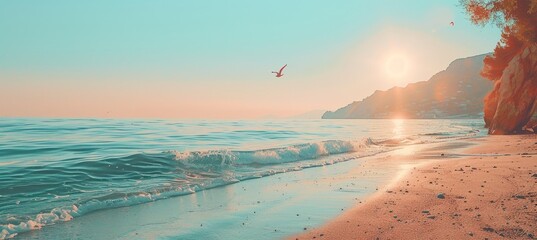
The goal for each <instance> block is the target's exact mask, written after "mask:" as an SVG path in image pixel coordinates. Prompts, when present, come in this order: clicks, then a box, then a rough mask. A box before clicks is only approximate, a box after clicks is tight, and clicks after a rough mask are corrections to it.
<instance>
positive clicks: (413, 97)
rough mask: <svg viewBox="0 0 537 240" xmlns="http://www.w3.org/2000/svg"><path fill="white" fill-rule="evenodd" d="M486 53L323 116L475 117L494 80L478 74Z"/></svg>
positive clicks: (454, 63)
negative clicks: (419, 80)
mask: <svg viewBox="0 0 537 240" xmlns="http://www.w3.org/2000/svg"><path fill="white" fill-rule="evenodd" d="M486 55H487V54H482V55H477V56H473V57H468V58H462V59H457V60H455V61H453V62H451V63H450V64H449V66H448V67H447V69H446V70H443V71H440V72H438V73H437V74H435V75H433V76H432V77H431V78H430V79H429V80H428V81H422V82H416V83H410V84H408V85H407V86H406V87H393V88H391V89H389V90H386V91H379V90H377V91H375V92H374V93H373V94H372V95H370V96H368V97H366V98H364V99H363V100H362V101H355V102H353V103H351V104H349V105H347V106H345V107H343V108H340V109H338V110H336V111H335V112H331V111H328V112H326V113H324V114H323V116H322V118H325V119H331V118H394V117H404V118H475V117H481V116H483V98H484V97H485V95H486V94H487V93H488V92H490V90H491V89H492V87H493V83H492V82H491V81H488V80H486V79H484V78H483V77H481V75H480V74H479V73H480V71H481V69H482V68H483V59H484V58H485V56H486Z"/></svg>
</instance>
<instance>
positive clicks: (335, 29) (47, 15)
mask: <svg viewBox="0 0 537 240" xmlns="http://www.w3.org/2000/svg"><path fill="white" fill-rule="evenodd" d="M451 21H454V22H455V26H454V27H451V26H450V25H449V22H451ZM499 37H500V31H499V30H498V29H496V28H495V27H491V26H487V27H485V28H481V27H477V26H474V25H472V24H471V23H470V22H469V21H468V17H467V16H466V14H465V13H464V11H463V9H462V8H461V7H460V6H458V1H457V0H435V1H429V0H421V1H420V0H415V1H399V0H378V1H365V0H364V1H313V0H294V1H283V0H274V1H252V0H229V1H222V0H191V1H186V0H184V1H179V0H177V1H172V0H166V1H163V0H155V1H147V0H145V1H142V0H122V1H118V0H91V1H73V0H56V1H45V0H0V85H1V88H0V102H1V103H0V116H47V117H124V118H235V119H240V118H260V117H266V116H276V117H283V116H290V115H294V114H300V113H303V112H307V111H310V110H319V109H322V110H333V109H336V108H338V107H342V106H344V105H346V104H348V103H350V102H352V101H355V100H360V99H362V98H364V97H366V96H367V95H369V94H371V93H372V92H373V91H375V90H377V89H380V90H385V89H388V88H390V87H393V86H395V85H398V86H405V85H406V84H407V83H410V82H416V81H423V80H427V79H428V78H429V77H431V76H432V75H433V74H434V73H436V72H438V71H440V70H443V69H445V68H446V67H447V65H448V64H449V63H450V62H451V61H453V60H455V59H456V58H462V57H468V56H472V55H477V54H482V53H487V52H491V51H492V50H493V48H494V46H495V44H496V42H497V41H498V40H499ZM394 56H398V57H399V58H400V59H402V60H400V61H402V62H404V64H406V65H407V70H406V71H404V73H401V74H396V76H394V74H391V72H390V70H386V64H387V61H388V59H390V58H393V57H394ZM284 64H288V68H287V69H286V72H285V73H284V74H285V76H284V77H283V78H274V76H273V75H272V74H271V73H270V72H271V71H272V70H277V69H279V68H280V67H281V66H282V65H284Z"/></svg>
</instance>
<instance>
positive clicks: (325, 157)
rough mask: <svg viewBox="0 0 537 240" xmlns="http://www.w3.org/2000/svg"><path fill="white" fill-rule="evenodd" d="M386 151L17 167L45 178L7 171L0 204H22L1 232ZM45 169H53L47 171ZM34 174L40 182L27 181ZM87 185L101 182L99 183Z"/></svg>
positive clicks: (341, 147)
mask: <svg viewBox="0 0 537 240" xmlns="http://www.w3.org/2000/svg"><path fill="white" fill-rule="evenodd" d="M382 151H384V148H383V147H382V146H380V145H377V144H376V143H375V142H374V141H373V140H371V139H369V138H367V139H363V140H359V141H341V140H331V141H323V142H316V143H305V144H297V145H291V146H286V147H282V148H271V149H261V150H254V151H232V150H210V151H185V152H180V151H167V152H164V153H160V154H133V155H129V156H125V157H112V158H104V159H99V160H94V161H73V162H72V163H71V164H65V165H63V166H61V167H60V166H54V165H52V166H47V165H43V166H29V167H26V168H22V169H17V170H14V171H12V172H11V174H12V176H14V175H21V176H22V175H24V176H37V175H39V176H40V180H37V179H32V178H31V177H27V178H24V179H22V180H18V179H16V178H11V179H9V180H8V179H7V178H6V179H2V180H6V181H4V182H5V183H6V185H5V186H0V190H1V191H2V192H5V193H6V194H5V195H2V198H3V199H2V201H3V202H4V204H0V210H1V209H4V210H7V209H10V210H11V211H15V212H19V215H5V214H2V215H0V216H1V217H2V218H3V219H0V239H6V238H12V237H15V236H16V235H18V234H20V233H22V232H27V231H31V230H34V229H40V228H42V227H44V226H47V225H51V224H56V223H59V222H65V221H70V220H72V219H73V218H76V217H79V216H82V215H85V214H87V213H90V212H94V211H97V210H102V209H109V208H117V207H126V206H132V205H135V204H141V203H147V202H151V201H155V200H159V199H165V198H169V197H173V196H180V195H185V194H190V193H194V192H197V191H201V190H205V189H210V188H214V187H219V186H223V185H227V184H232V183H236V182H239V181H244V180H248V179H253V178H259V177H265V176H270V175H274V174H278V173H284V172H289V171H299V170H301V169H304V168H310V167H317V166H323V165H329V164H334V163H338V162H343V161H348V160H351V159H356V158H358V157H363V156H370V155H373V154H377V153H379V152H382ZM0 173H1V172H0ZM36 173H39V174H36ZM44 175H48V177H46V178H43V176H44ZM33 180H36V182H32V183H28V181H33ZM24 181H25V182H24ZM38 181H45V182H46V184H47V187H46V188H44V187H43V186H41V185H39V186H37V185H36V184H37V182H38ZM87 186H91V187H95V186H102V189H92V188H91V187H89V188H88V187H87ZM21 189H24V194H25V195H26V196H31V198H32V199H39V200H40V201H48V202H49V203H50V204H47V206H48V207H50V208H49V209H39V207H41V206H43V204H41V205H37V203H34V202H33V201H22V202H21V201H20V200H17V199H16V197H17V196H18V192H17V191H22V190H21ZM9 196H11V197H9ZM14 202H16V203H14ZM6 203H7V204H6ZM2 205H3V206H2ZM24 211H26V212H24ZM21 213H22V214H23V215H20V214H21Z"/></svg>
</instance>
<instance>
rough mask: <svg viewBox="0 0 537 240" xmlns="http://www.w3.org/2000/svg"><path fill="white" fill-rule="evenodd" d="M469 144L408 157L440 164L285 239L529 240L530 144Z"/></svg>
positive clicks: (536, 147) (536, 215)
mask: <svg viewBox="0 0 537 240" xmlns="http://www.w3.org/2000/svg"><path fill="white" fill-rule="evenodd" d="M469 142H472V143H477V145H474V146H472V147H469V148H466V149H464V150H463V151H462V154H458V153H457V154H454V153H452V152H451V151H450V150H448V149H445V148H436V149H429V151H424V152H420V153H416V154H410V155H409V156H408V158H416V159H417V158H427V157H431V158H432V157H434V156H440V158H437V159H440V160H439V161H430V162H429V163H427V164H424V165H421V166H419V167H413V168H412V169H410V170H409V171H407V172H406V173H404V175H403V176H402V177H401V178H399V179H398V180H396V182H394V183H392V184H390V185H388V186H385V187H384V188H382V189H379V192H378V193H377V194H375V195H373V196H372V197H370V198H368V199H366V201H363V202H362V203H359V204H357V205H356V206H355V207H354V208H352V209H350V210H348V211H346V212H344V213H343V214H341V215H340V216H338V217H337V218H335V219H333V220H331V221H330V222H328V223H327V224H325V225H324V226H322V227H319V228H315V229H312V230H310V231H307V232H306V233H304V234H301V235H297V236H292V237H290V239H314V238H322V239H498V238H502V237H505V238H520V239H535V237H536V235H535V234H536V232H535V229H536V228H537V226H536V225H537V204H536V202H535V200H536V199H537V185H536V183H537V137H536V136H535V135H521V136H488V137H485V138H478V139H471V140H469ZM451 157H456V158H451ZM389 158H390V159H389V161H401V160H404V161H408V159H405V157H402V156H401V155H393V157H389Z"/></svg>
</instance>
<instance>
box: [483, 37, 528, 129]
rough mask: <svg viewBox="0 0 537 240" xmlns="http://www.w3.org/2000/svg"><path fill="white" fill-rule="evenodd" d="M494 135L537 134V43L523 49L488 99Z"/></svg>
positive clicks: (488, 119) (487, 116) (488, 121)
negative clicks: (529, 132)
mask: <svg viewBox="0 0 537 240" xmlns="http://www.w3.org/2000/svg"><path fill="white" fill-rule="evenodd" d="M485 123H486V126H487V127H489V133H491V134H511V133H520V132H522V131H524V130H526V129H532V131H533V132H535V133H537V44H533V45H530V46H527V47H525V48H522V50H521V51H520V53H518V54H517V55H516V56H515V57H514V58H513V59H512V60H511V61H510V62H509V64H508V65H507V67H506V68H505V70H504V71H503V73H502V76H501V78H500V79H499V80H497V81H496V82H495V84H494V90H493V91H492V92H490V93H489V94H488V95H487V96H486V98H485Z"/></svg>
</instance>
